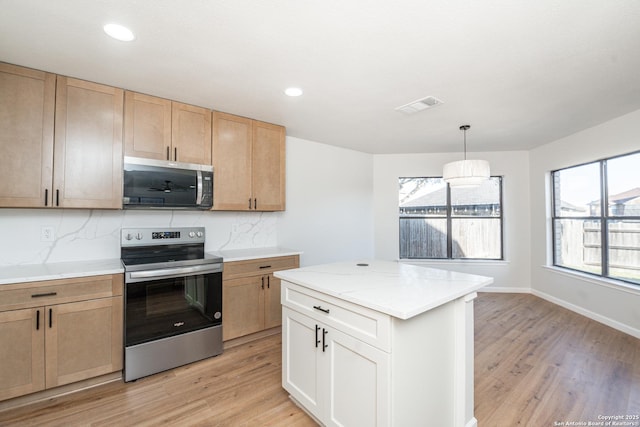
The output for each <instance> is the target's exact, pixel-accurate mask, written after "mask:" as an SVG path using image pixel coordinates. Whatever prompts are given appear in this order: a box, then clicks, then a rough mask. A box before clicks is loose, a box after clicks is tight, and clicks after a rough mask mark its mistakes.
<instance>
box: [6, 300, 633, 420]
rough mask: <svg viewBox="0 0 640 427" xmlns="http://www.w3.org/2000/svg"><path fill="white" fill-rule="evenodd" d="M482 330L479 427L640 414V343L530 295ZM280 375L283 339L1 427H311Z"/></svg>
mask: <svg viewBox="0 0 640 427" xmlns="http://www.w3.org/2000/svg"><path fill="white" fill-rule="evenodd" d="M475 322H476V339H475V346H476V347H475V356H476V358H475V403H476V405H475V415H476V418H477V419H478V424H479V426H480V427H493V426H500V427H502V426H505V427H507V426H535V427H538V426H554V422H558V423H560V422H566V421H578V422H579V421H583V422H585V423H587V422H588V421H592V422H593V421H598V415H636V414H640V340H638V339H635V338H633V337H631V336H628V335H625V334H623V333H621V332H618V331H616V330H614V329H611V328H608V327H606V326H603V325H601V324H599V323H597V322H594V321H591V320H589V319H587V318H585V317H582V316H579V315H577V314H575V313H572V312H570V311H567V310H565V309H563V308H561V307H558V306H556V305H554V304H551V303H548V302H546V301H543V300H541V299H539V298H537V297H535V296H532V295H525V294H491V293H482V294H480V296H479V297H478V299H477V300H476V315H475ZM280 369H281V359H280V336H279V335H276V336H271V337H267V338H263V339H260V340H258V341H255V342H252V343H250V344H244V345H242V346H239V347H235V348H232V349H228V350H226V351H225V352H224V354H222V355H221V356H218V357H215V358H211V359H208V360H205V361H202V362H198V363H194V364H191V365H189V366H186V367H182V368H177V369H174V370H171V371H168V372H165V373H161V374H157V375H154V376H151V377H147V378H143V379H140V380H138V381H137V382H133V383H127V384H124V383H122V382H117V383H112V384H108V385H104V386H100V387H96V388H94V389H90V390H86V391H83V392H81V393H77V394H74V395H69V396H63V397H60V398H55V399H50V400H48V401H45V402H41V403H36V404H32V405H29V406H26V407H22V408H16V409H11V410H8V411H4V412H0V426H65V427H66V426H134V425H135V426H156V425H168V426H174V425H177V426H190V425H200V426H299V427H304V426H314V425H315V424H314V423H313V422H312V421H311V419H310V418H309V417H307V415H306V414H304V413H303V412H302V411H301V410H300V409H298V408H297V407H296V406H295V405H294V404H293V403H291V402H290V401H289V399H288V397H287V394H286V393H285V392H284V390H282V388H281V386H280V383H281V378H280ZM639 421H640V420H639ZM635 425H636V426H640V423H638V424H635ZM425 426H427V424H425ZM410 427H413V426H410ZM427 427H430V426H427ZM438 427H441V426H438Z"/></svg>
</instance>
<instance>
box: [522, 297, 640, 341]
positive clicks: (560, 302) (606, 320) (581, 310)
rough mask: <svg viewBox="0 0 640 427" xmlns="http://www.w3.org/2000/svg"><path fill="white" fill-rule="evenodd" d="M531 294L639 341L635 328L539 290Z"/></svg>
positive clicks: (637, 331)
mask: <svg viewBox="0 0 640 427" xmlns="http://www.w3.org/2000/svg"><path fill="white" fill-rule="evenodd" d="M531 293H532V294H533V295H535V296H537V297H540V298H542V299H544V300H547V301H549V302H552V303H554V304H556V305H559V306H560V307H564V308H566V309H567V310H571V311H573V312H574V313H578V314H581V315H583V316H585V317H588V318H589V319H591V320H595V321H596V322H600V323H602V324H604V325H607V326H609V327H612V328H613V329H617V330H619V331H621V332H624V333H625V334H628V335H631V336H633V337H636V338H639V339H640V330H639V329H636V328H632V327H630V326H629V325H625V324H624V323H620V322H618V321H617V320H613V319H610V318H608V317H606V316H603V315H601V314H598V313H594V312H593V311H590V310H587V309H585V308H582V307H580V306H577V305H575V304H572V303H570V302H567V301H565V300H562V299H559V298H556V297H554V296H551V295H549V294H547V293H545V292H541V291H539V290H536V289H532V290H531Z"/></svg>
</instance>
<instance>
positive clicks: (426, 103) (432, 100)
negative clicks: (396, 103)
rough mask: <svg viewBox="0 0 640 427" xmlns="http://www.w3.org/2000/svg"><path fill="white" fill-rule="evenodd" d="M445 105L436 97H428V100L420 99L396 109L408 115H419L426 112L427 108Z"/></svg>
mask: <svg viewBox="0 0 640 427" xmlns="http://www.w3.org/2000/svg"><path fill="white" fill-rule="evenodd" d="M440 104H443V102H442V101H440V100H439V99H438V98H436V97H435V96H427V97H426V98H422V99H418V100H417V101H413V102H410V103H408V104H405V105H402V106H400V107H396V111H402V112H403V113H406V114H413V113H417V112H418V111H422V110H426V109H427V108H432V107H437V106H438V105H440Z"/></svg>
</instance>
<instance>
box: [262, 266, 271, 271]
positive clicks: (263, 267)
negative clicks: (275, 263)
mask: <svg viewBox="0 0 640 427" xmlns="http://www.w3.org/2000/svg"><path fill="white" fill-rule="evenodd" d="M259 268H260V270H264V269H265V268H271V266H270V265H261V266H260V267H259Z"/></svg>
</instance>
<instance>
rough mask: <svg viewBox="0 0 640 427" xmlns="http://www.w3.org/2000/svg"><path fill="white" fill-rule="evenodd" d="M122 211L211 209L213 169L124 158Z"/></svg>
mask: <svg viewBox="0 0 640 427" xmlns="http://www.w3.org/2000/svg"><path fill="white" fill-rule="evenodd" d="M122 205H123V207H124V209H145V208H146V209H211V207H212V206H213V167H212V166H207V165H196V164H191V163H179V162H169V161H164V160H152V159H142V158H138V157H127V156H125V158H124V188H123V200H122Z"/></svg>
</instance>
